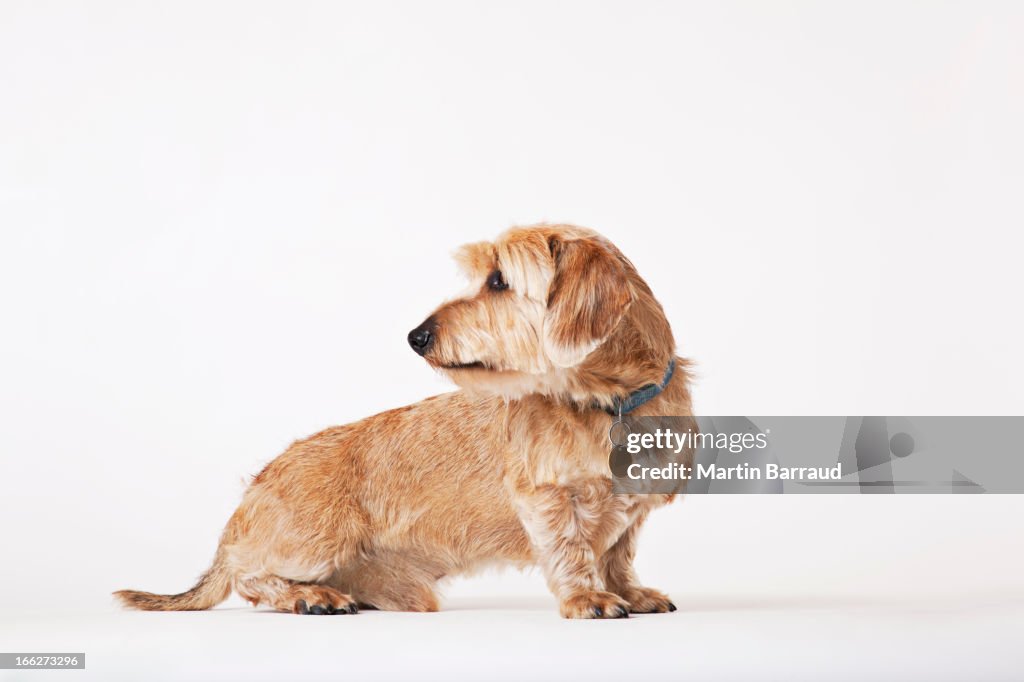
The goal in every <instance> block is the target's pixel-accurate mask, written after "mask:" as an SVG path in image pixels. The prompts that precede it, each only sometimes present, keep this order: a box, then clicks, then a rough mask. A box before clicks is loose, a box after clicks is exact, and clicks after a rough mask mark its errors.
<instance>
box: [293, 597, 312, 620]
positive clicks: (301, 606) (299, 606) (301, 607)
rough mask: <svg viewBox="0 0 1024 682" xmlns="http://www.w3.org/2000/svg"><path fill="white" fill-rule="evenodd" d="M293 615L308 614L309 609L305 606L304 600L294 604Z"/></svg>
mask: <svg viewBox="0 0 1024 682" xmlns="http://www.w3.org/2000/svg"><path fill="white" fill-rule="evenodd" d="M295 613H301V614H302V615H304V616H305V615H308V614H309V607H308V606H307V605H306V600H305V599H300V600H299V601H297V602H295Z"/></svg>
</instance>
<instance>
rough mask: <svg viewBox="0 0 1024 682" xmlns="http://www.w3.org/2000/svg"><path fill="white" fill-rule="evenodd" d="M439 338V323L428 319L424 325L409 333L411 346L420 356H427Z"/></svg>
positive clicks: (430, 318) (431, 318)
mask: <svg viewBox="0 0 1024 682" xmlns="http://www.w3.org/2000/svg"><path fill="white" fill-rule="evenodd" d="M436 338H437V322H436V321H435V320H434V318H433V317H428V318H427V319H426V320H424V321H423V324H421V325H420V326H418V327H416V328H415V329H413V330H412V331H411V332H409V336H408V339H409V345H410V346H412V349H413V350H414V351H416V353H417V354H418V355H426V354H427V351H429V350H430V348H431V347H432V346H433V345H434V339H436Z"/></svg>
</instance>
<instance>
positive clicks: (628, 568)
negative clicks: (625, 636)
mask: <svg viewBox="0 0 1024 682" xmlns="http://www.w3.org/2000/svg"><path fill="white" fill-rule="evenodd" d="M647 514H648V510H644V511H643V512H642V513H641V514H640V516H639V517H638V518H637V519H636V520H635V521H634V522H633V524H632V525H630V526H629V528H627V529H626V532H625V533H623V534H622V537H620V538H619V539H618V541H616V543H615V544H614V545H612V546H611V547H610V548H609V549H608V551H607V552H605V553H604V555H603V556H602V557H601V561H600V567H601V577H602V578H603V579H604V583H605V585H606V586H607V588H608V590H610V591H612V592H614V593H615V594H617V595H619V596H620V597H622V598H623V599H625V600H626V601H627V602H629V610H630V612H631V613H665V612H666V611H675V610H676V606H675V604H673V603H672V601H671V600H670V599H669V598H668V595H666V594H664V593H663V592H659V591H658V590H654V589H651V588H649V587H643V586H641V585H640V581H639V580H638V579H637V577H636V572H635V571H634V570H633V557H634V556H635V555H636V538H637V535H638V534H639V531H640V526H641V525H642V524H643V522H644V519H646V518H647Z"/></svg>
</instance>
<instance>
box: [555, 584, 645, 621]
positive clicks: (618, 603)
mask: <svg viewBox="0 0 1024 682" xmlns="http://www.w3.org/2000/svg"><path fill="white" fill-rule="evenodd" d="M559 612H560V613H561V614H562V617H563V618H629V602H627V601H626V600H625V599H623V598H621V597H619V596H618V595H615V594H612V593H611V592H599V591H597V590H594V591H589V592H578V593H576V594H574V595H573V596H571V597H569V598H568V599H566V600H564V601H563V602H562V603H561V604H559Z"/></svg>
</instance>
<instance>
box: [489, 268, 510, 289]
mask: <svg viewBox="0 0 1024 682" xmlns="http://www.w3.org/2000/svg"><path fill="white" fill-rule="evenodd" d="M487 288H488V289H490V290H491V291H504V290H505V289H508V284H507V283H506V282H505V278H504V277H502V276H501V270H495V271H494V272H492V273H491V274H490V275H488V276H487Z"/></svg>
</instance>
